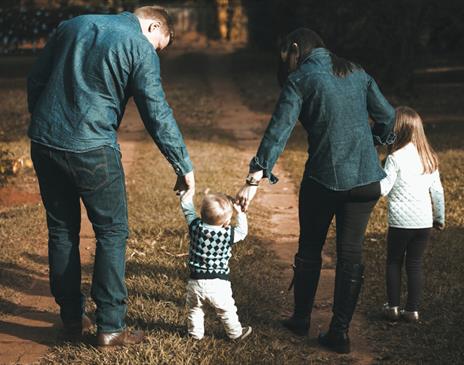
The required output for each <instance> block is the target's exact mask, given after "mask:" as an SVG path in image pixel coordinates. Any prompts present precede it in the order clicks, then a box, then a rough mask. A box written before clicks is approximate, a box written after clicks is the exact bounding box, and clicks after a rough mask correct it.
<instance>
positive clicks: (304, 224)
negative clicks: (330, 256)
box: [297, 178, 380, 264]
mask: <svg viewBox="0 0 464 365" xmlns="http://www.w3.org/2000/svg"><path fill="white" fill-rule="evenodd" d="M379 197H380V183H379V182H374V183H371V184H368V185H364V186H360V187H356V188H354V189H351V190H348V191H334V190H330V189H328V188H326V187H325V186H323V185H321V184H319V183H318V182H316V181H314V180H312V179H309V178H307V179H303V181H302V182H301V187H300V197H299V218H300V239H299V247H298V253H297V256H298V257H299V258H301V259H303V260H308V261H312V262H315V261H319V262H320V261H321V252H322V247H323V246H324V242H325V240H326V236H327V231H328V229H329V226H330V223H331V222H332V219H333V217H334V216H335V218H336V230H337V261H338V262H339V263H340V262H346V263H350V264H360V263H361V261H362V244H363V241H364V234H365V231H366V227H367V223H368V221H369V217H370V215H371V212H372V209H373V208H374V206H375V204H376V203H377V200H378V199H379Z"/></svg>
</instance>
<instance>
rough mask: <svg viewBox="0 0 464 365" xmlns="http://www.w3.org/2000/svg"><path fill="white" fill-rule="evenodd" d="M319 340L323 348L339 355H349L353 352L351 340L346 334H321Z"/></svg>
mask: <svg viewBox="0 0 464 365" xmlns="http://www.w3.org/2000/svg"><path fill="white" fill-rule="evenodd" d="M317 340H318V342H319V344H320V345H321V346H323V347H326V348H328V349H329V350H331V351H335V352H336V353H338V354H349V353H350V351H351V343H350V338H349V337H348V333H346V332H340V333H333V332H330V330H329V331H328V332H326V333H321V334H319V337H318V338H317Z"/></svg>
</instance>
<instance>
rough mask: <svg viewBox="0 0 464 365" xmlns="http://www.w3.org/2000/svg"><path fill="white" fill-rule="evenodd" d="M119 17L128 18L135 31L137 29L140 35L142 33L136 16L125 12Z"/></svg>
mask: <svg viewBox="0 0 464 365" xmlns="http://www.w3.org/2000/svg"><path fill="white" fill-rule="evenodd" d="M119 15H121V16H125V17H127V19H129V21H130V22H131V23H132V25H133V26H134V29H137V30H138V31H139V32H140V33H142V27H141V26H140V22H139V19H138V18H137V17H136V16H135V15H134V14H132V13H131V12H128V11H124V12H122V13H121V14H119Z"/></svg>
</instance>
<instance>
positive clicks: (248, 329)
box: [234, 326, 252, 341]
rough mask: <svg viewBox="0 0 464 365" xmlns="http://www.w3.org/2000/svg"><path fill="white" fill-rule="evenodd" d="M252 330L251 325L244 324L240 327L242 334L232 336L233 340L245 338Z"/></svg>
mask: <svg viewBox="0 0 464 365" xmlns="http://www.w3.org/2000/svg"><path fill="white" fill-rule="evenodd" d="M251 332H252V328H251V326H245V327H243V328H242V334H241V335H240V336H238V337H237V338H234V341H241V340H243V339H245V338H247V337H248V336H249V335H250V334H251Z"/></svg>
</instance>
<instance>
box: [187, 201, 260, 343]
mask: <svg viewBox="0 0 464 365" xmlns="http://www.w3.org/2000/svg"><path fill="white" fill-rule="evenodd" d="M180 201H181V207H182V211H183V213H184V215H185V218H186V220H187V224H188V226H189V234H190V250H189V262H188V263H189V268H190V279H189V281H188V284H187V306H188V309H189V314H188V333H189V335H190V336H191V337H193V338H195V339H197V340H201V339H202V338H203V335H204V312H203V305H205V304H209V305H211V306H212V307H213V308H214V309H215V311H216V313H217V315H218V316H219V318H220V319H221V322H222V323H223V325H224V328H225V330H226V333H227V336H228V337H229V338H230V339H232V340H238V339H244V338H245V337H247V336H248V335H249V334H250V333H251V327H250V326H247V327H242V325H241V324H240V321H239V319H238V315H237V307H236V306H235V302H234V298H233V297H232V288H231V285H230V281H229V272H230V269H229V260H230V258H231V255H232V254H231V250H232V246H233V245H234V244H235V243H237V242H239V241H241V240H243V239H244V238H245V237H246V235H247V233H248V223H247V218H246V214H245V213H243V212H242V211H241V209H240V207H239V206H238V205H235V204H234V203H233V202H232V198H230V197H228V196H227V195H225V194H209V193H207V194H206V195H205V197H204V199H203V202H202V205H201V218H199V217H197V215H196V213H195V207H194V204H193V194H189V195H188V194H183V195H181V200H180ZM234 210H235V211H236V212H237V226H236V227H232V226H231V225H230V222H231V219H232V215H233V211H234Z"/></svg>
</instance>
